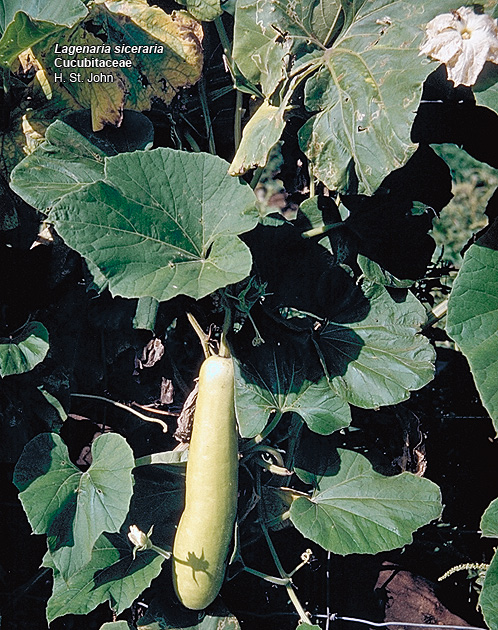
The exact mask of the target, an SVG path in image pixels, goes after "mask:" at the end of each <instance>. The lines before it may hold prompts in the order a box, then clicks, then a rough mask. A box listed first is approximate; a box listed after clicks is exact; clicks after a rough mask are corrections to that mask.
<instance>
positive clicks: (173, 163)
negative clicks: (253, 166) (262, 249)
mask: <svg viewBox="0 0 498 630" xmlns="http://www.w3.org/2000/svg"><path fill="white" fill-rule="evenodd" d="M227 170H228V164H227V163H226V162H225V161H224V160H222V159H220V158H218V157H215V156H212V155H209V154H205V153H196V154H193V153H185V152H182V151H174V150H172V149H155V150H153V151H136V152H134V153H128V154H122V155H117V156H114V157H111V158H107V159H106V169H105V173H106V178H105V181H103V182H95V183H94V184H91V185H89V186H87V187H85V188H84V189H82V190H80V191H77V192H75V193H72V194H70V195H66V196H65V197H64V198H63V199H62V200H61V201H60V202H59V203H58V204H57V205H56V206H55V208H54V209H53V210H52V212H51V214H50V218H51V220H53V222H54V224H55V227H56V229H57V231H58V233H59V234H60V235H61V236H62V238H63V239H64V240H65V241H66V243H67V244H68V245H69V246H70V247H72V248H73V249H76V250H77V251H78V252H79V253H80V254H82V255H83V256H85V257H86V258H88V260H89V261H90V262H91V263H93V264H95V265H96V266H97V267H98V268H99V269H100V271H101V273H102V274H103V275H104V276H105V277H106V278H107V279H108V281H109V288H110V290H111V292H112V293H113V294H114V295H121V296H124V297H130V298H131V297H139V298H140V297H146V296H148V297H153V298H156V299H157V300H159V301H162V300H168V299H170V298H172V297H174V296H175V295H178V294H184V295H190V296H192V297H194V298H196V299H198V298H201V297H204V296H205V295H208V294H209V293H212V292H213V291H215V290H216V289H219V288H220V287H223V286H226V285H227V284H230V283H233V282H238V281H240V280H242V279H243V278H244V277H245V276H247V275H248V274H249V271H250V268H251V255H250V252H249V249H248V248H247V247H246V245H244V243H242V241H241V240H240V239H239V238H238V237H237V234H240V233H242V232H246V231H248V230H250V229H252V228H253V227H254V226H255V225H256V223H257V221H258V213H257V211H256V209H255V201H256V198H255V195H254V193H253V191H252V190H251V188H250V187H249V186H248V185H247V184H245V183H243V182H242V181H240V180H238V179H234V178H232V177H230V176H229V175H228V174H227Z"/></svg>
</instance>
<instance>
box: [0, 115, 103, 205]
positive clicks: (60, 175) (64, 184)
mask: <svg viewBox="0 0 498 630" xmlns="http://www.w3.org/2000/svg"><path fill="white" fill-rule="evenodd" d="M104 157H105V154H104V153H103V152H102V151H100V149H98V148H97V147H95V146H94V145H93V144H91V143H90V142H88V140H86V138H84V137H83V136H82V135H81V134H79V133H78V132H77V131H75V130H74V129H73V128H72V127H70V126H69V125H66V124H65V123H63V122H62V121H60V120H56V121H55V122H54V123H52V124H51V125H50V127H49V128H48V129H47V131H46V134H45V142H43V144H41V145H40V146H39V147H38V148H37V149H36V150H35V151H34V152H33V153H32V154H31V155H28V157H27V158H25V159H24V160H23V161H22V162H20V163H19V164H18V165H17V166H16V167H15V168H14V170H13V171H12V174H11V183H10V185H11V188H12V190H13V191H14V192H16V193H17V194H18V195H19V196H20V197H22V198H23V199H24V200H25V201H27V202H28V203H29V204H30V205H32V206H34V207H35V208H37V209H38V210H41V211H42V212H46V211H47V210H48V209H50V208H51V207H52V206H54V205H55V204H56V203H57V202H58V201H59V200H60V199H61V198H62V197H63V196H64V195H66V194H68V193H70V192H74V191H77V190H80V188H83V187H84V186H85V185H86V184H91V183H92V182H96V181H99V180H101V179H104Z"/></svg>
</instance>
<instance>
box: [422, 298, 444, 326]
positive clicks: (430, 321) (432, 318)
mask: <svg viewBox="0 0 498 630" xmlns="http://www.w3.org/2000/svg"><path fill="white" fill-rule="evenodd" d="M447 313H448V299H446V300H443V301H442V302H441V303H440V304H438V305H437V306H435V307H434V308H433V309H432V311H429V313H428V315H427V323H426V324H425V326H424V330H426V329H427V328H430V327H431V326H434V324H436V323H437V322H438V321H439V320H440V319H443V317H445V315H446V314H447Z"/></svg>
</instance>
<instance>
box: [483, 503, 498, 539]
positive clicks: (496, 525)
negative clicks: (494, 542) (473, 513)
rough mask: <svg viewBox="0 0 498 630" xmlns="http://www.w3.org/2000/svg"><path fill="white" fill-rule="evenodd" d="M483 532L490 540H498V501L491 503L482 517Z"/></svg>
mask: <svg viewBox="0 0 498 630" xmlns="http://www.w3.org/2000/svg"><path fill="white" fill-rule="evenodd" d="M481 532H482V535H483V536H487V537H488V538H498V499H495V500H494V501H491V503H490V504H489V505H488V507H487V508H486V510H485V512H484V514H483V515H482V518H481Z"/></svg>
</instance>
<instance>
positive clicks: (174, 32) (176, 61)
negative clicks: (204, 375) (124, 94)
mask: <svg viewBox="0 0 498 630" xmlns="http://www.w3.org/2000/svg"><path fill="white" fill-rule="evenodd" d="M102 5H104V6H105V7H106V8H107V10H108V11H109V13H110V14H111V15H110V16H108V18H106V19H107V26H108V37H110V38H112V40H110V43H113V44H114V43H116V44H117V43H118V42H119V43H120V44H121V45H123V44H124V45H136V44H139V45H140V44H142V45H149V46H152V45H154V44H156V45H162V46H164V52H163V53H147V54H141V53H133V52H131V53H128V54H126V55H124V56H125V57H127V58H129V59H131V60H132V68H131V69H129V68H127V69H126V70H125V74H126V75H127V77H128V84H127V88H128V90H129V92H130V93H129V95H128V99H127V102H126V106H127V107H128V108H131V109H135V108H136V109H139V110H143V109H149V108H150V106H151V100H152V99H153V98H154V97H155V98H160V99H161V100H162V101H163V102H165V103H169V102H171V100H172V99H173V98H174V97H175V95H176V94H177V91H178V88H180V87H185V86H188V85H192V84H194V83H195V82H196V81H198V80H199V78H200V76H201V71H202V62H203V57H202V46H201V42H202V38H203V31H202V26H201V24H200V23H199V22H197V21H196V20H195V19H193V18H192V17H191V16H190V15H188V14H187V13H185V12H183V11H174V12H173V13H171V14H168V13H165V12H164V11H163V10H162V9H159V8H158V7H151V6H149V5H148V4H147V2H145V1H144V0H105V1H104V2H102V0H100V6H101V7H102ZM109 18H110V19H109ZM121 56H123V55H121Z"/></svg>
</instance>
